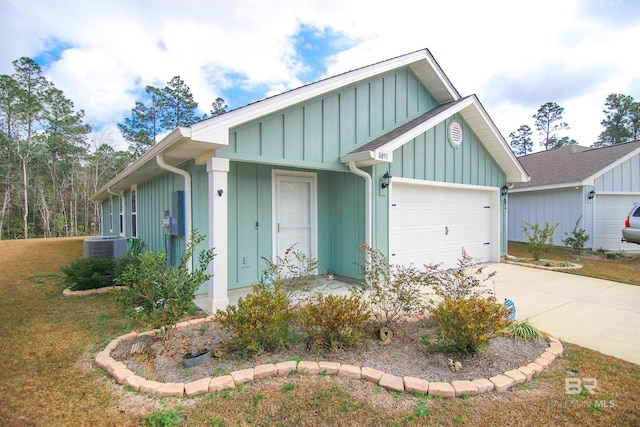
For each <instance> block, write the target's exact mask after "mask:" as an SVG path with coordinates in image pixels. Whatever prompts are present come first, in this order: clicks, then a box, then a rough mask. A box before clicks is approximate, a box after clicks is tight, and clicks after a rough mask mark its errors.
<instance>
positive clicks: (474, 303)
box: [431, 296, 509, 353]
mask: <svg viewBox="0 0 640 427" xmlns="http://www.w3.org/2000/svg"><path fill="white" fill-rule="evenodd" d="M431 316H432V317H433V319H434V320H436V321H437V322H438V323H439V324H440V327H441V329H440V341H439V342H436V343H435V345H436V346H440V347H441V348H444V349H446V350H451V351H457V352H461V353H475V352H477V351H480V350H482V349H483V348H484V347H485V346H486V345H487V343H488V340H489V338H491V337H492V336H493V335H494V334H495V333H496V332H498V331H501V330H503V329H505V328H506V327H507V326H508V325H509V322H508V321H507V308H506V307H505V306H504V304H500V303H498V302H496V299H495V298H494V297H489V298H482V297H479V296H472V297H469V298H458V299H453V298H449V297H447V298H445V299H444V300H443V301H442V302H441V303H440V304H438V305H437V306H436V307H435V308H433V309H432V310H431Z"/></svg>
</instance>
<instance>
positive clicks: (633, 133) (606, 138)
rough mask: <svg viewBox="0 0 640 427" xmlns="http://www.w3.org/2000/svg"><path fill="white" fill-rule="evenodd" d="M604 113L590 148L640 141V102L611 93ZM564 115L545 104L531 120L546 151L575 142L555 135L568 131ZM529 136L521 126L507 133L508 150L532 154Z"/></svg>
mask: <svg viewBox="0 0 640 427" xmlns="http://www.w3.org/2000/svg"><path fill="white" fill-rule="evenodd" d="M603 113H604V115H605V118H604V119H603V120H602V122H600V124H601V125H602V126H603V127H604V130H603V131H602V132H601V133H600V135H599V136H598V139H597V141H596V142H594V143H593V144H592V147H605V146H608V145H614V144H622V143H625V142H630V141H635V140H637V139H639V138H640V101H635V100H634V99H633V97H632V96H629V95H624V94H620V93H612V94H610V95H609V96H607V99H606V100H605V109H604V110H603ZM563 114H564V108H562V107H561V106H559V105H558V104H557V103H555V102H547V103H545V104H543V105H542V106H540V108H539V109H538V111H537V112H536V114H534V115H533V117H532V118H533V119H534V120H535V127H536V130H537V131H538V142H539V144H540V145H541V146H542V147H544V149H545V150H551V149H554V148H559V147H562V146H565V145H571V144H577V143H578V142H577V141H576V140H575V139H572V138H569V137H568V136H563V137H560V136H559V135H558V134H559V133H560V132H562V131H565V130H568V129H569V124H567V123H566V122H564V121H563ZM532 135H533V131H532V130H531V127H529V126H528V125H521V126H520V127H519V128H518V129H517V130H516V131H515V132H511V133H510V134H509V139H510V145H511V148H512V149H513V152H514V153H515V154H516V155H517V156H523V155H526V154H530V153H531V152H532V151H533V139H532V138H531V136H532Z"/></svg>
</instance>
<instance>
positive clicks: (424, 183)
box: [392, 176, 500, 195]
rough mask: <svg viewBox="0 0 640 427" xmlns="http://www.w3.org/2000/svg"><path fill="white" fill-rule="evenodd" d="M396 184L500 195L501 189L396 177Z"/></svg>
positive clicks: (394, 181)
mask: <svg viewBox="0 0 640 427" xmlns="http://www.w3.org/2000/svg"><path fill="white" fill-rule="evenodd" d="M396 182H397V183H399V184H411V185H421V186H424V187H445V188H457V189H466V190H483V191H496V192H497V193H498V195H499V194H500V188H498V187H493V186H490V185H473V184H456V183H452V182H441V181H429V180H426V179H414V178H403V177H395V176H394V177H393V180H392V184H393V183H396Z"/></svg>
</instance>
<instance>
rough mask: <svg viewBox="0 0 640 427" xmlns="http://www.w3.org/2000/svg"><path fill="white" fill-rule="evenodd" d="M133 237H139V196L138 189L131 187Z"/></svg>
mask: <svg viewBox="0 0 640 427" xmlns="http://www.w3.org/2000/svg"><path fill="white" fill-rule="evenodd" d="M131 237H138V197H137V189H135V188H132V189H131Z"/></svg>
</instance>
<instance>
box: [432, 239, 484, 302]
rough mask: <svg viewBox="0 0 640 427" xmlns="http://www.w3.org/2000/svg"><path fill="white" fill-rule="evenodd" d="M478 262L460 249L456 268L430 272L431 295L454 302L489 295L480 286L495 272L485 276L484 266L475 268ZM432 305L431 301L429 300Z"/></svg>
mask: <svg viewBox="0 0 640 427" xmlns="http://www.w3.org/2000/svg"><path fill="white" fill-rule="evenodd" d="M478 262H479V261H478V260H476V259H474V258H472V257H471V256H469V254H467V251H466V250H465V249H464V248H462V257H461V258H460V259H458V267H457V268H447V269H445V270H439V271H436V270H434V269H432V270H431V282H430V284H431V287H432V289H433V293H434V294H435V295H437V296H438V297H440V298H451V299H454V300H457V299H461V298H471V297H481V296H483V295H490V294H491V291H490V290H488V289H486V288H484V287H483V286H482V284H483V283H484V282H486V281H487V280H489V279H491V278H492V277H493V276H494V275H495V274H496V272H495V271H492V272H490V273H488V274H487V275H486V276H484V277H482V274H484V269H485V266H484V265H480V266H479V267H477V266H476V265H477V263H478ZM430 304H431V306H433V305H434V301H433V299H431V300H430Z"/></svg>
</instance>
